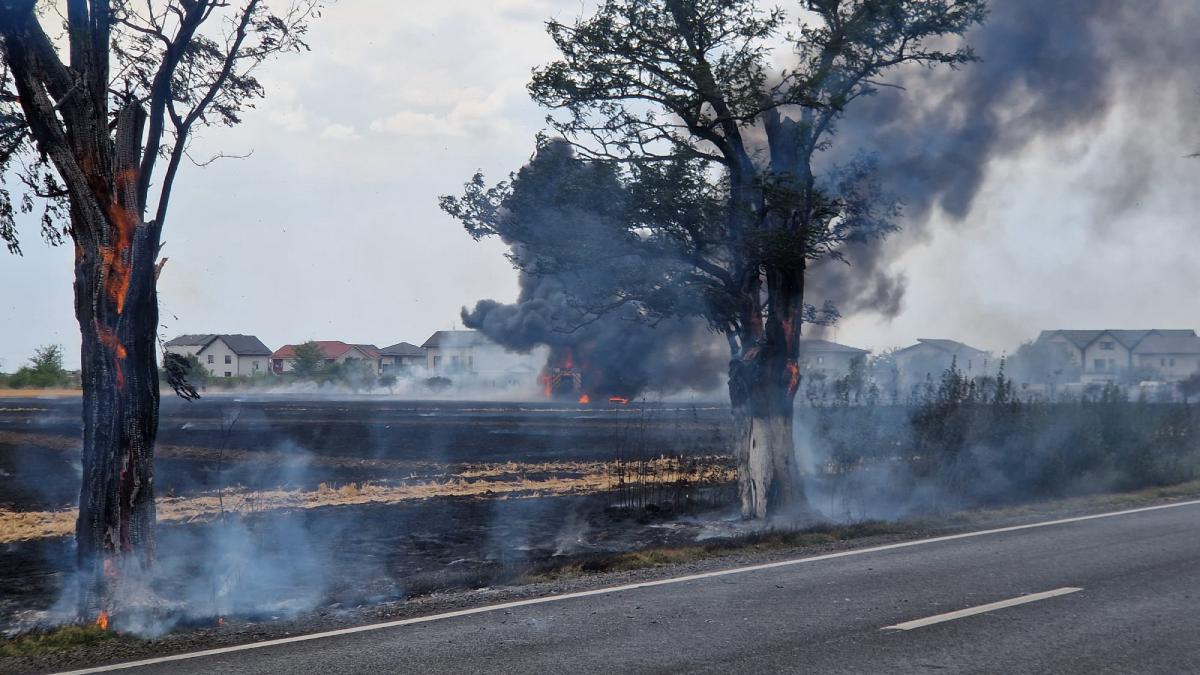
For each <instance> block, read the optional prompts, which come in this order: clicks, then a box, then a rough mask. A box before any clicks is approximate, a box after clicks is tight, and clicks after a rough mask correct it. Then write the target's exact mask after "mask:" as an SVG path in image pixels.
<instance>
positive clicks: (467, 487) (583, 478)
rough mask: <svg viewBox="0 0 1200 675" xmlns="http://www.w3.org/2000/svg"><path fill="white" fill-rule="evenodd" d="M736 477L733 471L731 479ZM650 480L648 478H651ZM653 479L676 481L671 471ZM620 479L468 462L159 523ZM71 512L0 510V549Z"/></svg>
mask: <svg viewBox="0 0 1200 675" xmlns="http://www.w3.org/2000/svg"><path fill="white" fill-rule="evenodd" d="M728 478H729V479H730V480H732V479H733V476H732V474H731V475H729V476H728ZM654 479H655V478H653V477H651V478H650V480H654ZM657 479H658V480H663V481H668V480H673V479H674V478H673V476H672V475H671V474H668V473H665V472H664V473H663V474H661V475H660V476H659V477H658V478H657ZM620 480H621V478H620V477H619V475H618V474H617V473H616V472H615V471H613V467H612V466H611V465H610V464H608V463H605V462H540V463H533V464H521V463H517V462H508V463H505V464H478V465H472V466H470V467H469V468H467V469H464V470H462V471H461V472H459V473H457V474H453V475H450V476H448V477H446V478H444V479H424V480H412V481H406V482H404V483H402V484H398V485H397V484H384V483H369V482H368V483H350V484H346V485H340V486H335V485H329V484H327V483H322V484H321V485H320V486H318V487H317V489H315V490H282V489H281V490H246V489H244V488H231V489H226V490H225V491H224V492H223V494H222V495H220V496H218V494H217V493H216V492H206V493H202V494H198V495H192V496H186V497H159V498H158V499H157V501H156V506H157V509H158V520H159V522H194V521H198V520H200V521H203V520H209V519H212V518H214V517H216V516H219V515H220V514H221V513H223V512H224V513H259V512H262V511H276V510H283V509H313V508H318V507H324V506H353V505H359V504H399V503H403V502H407V501H414V500H422V499H429V498H431V497H482V498H492V499H506V498H523V497H541V496H550V495H566V494H588V493H595V492H602V491H606V490H612V489H614V488H616V487H617V486H618V485H619V484H620ZM75 517H76V510H75V509H63V510H57V511H8V510H3V509H0V544H3V543H9V542H14V541H25V540H29V539H41V538H45V537H59V536H64V535H68V534H71V533H72V532H73V531H74V528H75Z"/></svg>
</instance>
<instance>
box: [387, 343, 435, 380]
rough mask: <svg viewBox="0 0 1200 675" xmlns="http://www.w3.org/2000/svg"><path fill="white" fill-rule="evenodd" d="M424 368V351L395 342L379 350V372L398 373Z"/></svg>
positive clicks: (407, 344) (410, 345)
mask: <svg viewBox="0 0 1200 675" xmlns="http://www.w3.org/2000/svg"><path fill="white" fill-rule="evenodd" d="M424 367H425V350H424V349H423V348H421V347H418V346H416V345H414V344H409V343H407V342H397V343H396V344H394V345H392V346H390V347H384V348H383V349H380V350H379V372H380V373H382V374H388V373H398V372H403V371H406V370H411V369H413V368H424Z"/></svg>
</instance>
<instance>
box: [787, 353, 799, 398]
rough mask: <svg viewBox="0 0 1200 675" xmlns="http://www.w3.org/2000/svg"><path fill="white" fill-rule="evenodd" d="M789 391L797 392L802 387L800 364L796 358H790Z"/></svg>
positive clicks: (790, 392)
mask: <svg viewBox="0 0 1200 675" xmlns="http://www.w3.org/2000/svg"><path fill="white" fill-rule="evenodd" d="M787 369H788V393H789V394H795V393H796V390H798V389H799V388H800V366H799V364H797V363H796V360H795V359H788V363H787Z"/></svg>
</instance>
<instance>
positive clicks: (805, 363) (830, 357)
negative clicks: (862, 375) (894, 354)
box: [799, 338, 870, 380]
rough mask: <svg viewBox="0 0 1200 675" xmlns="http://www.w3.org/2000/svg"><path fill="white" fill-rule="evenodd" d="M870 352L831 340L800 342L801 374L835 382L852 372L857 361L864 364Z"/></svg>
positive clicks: (810, 339) (813, 339)
mask: <svg viewBox="0 0 1200 675" xmlns="http://www.w3.org/2000/svg"><path fill="white" fill-rule="evenodd" d="M869 353H870V352H868V351H867V350H865V349H859V348H857V347H850V346H847V345H843V344H838V343H836V342H830V341H829V340H819V339H815V338H802V339H801V340H800V361H799V363H800V372H801V373H802V374H803V375H804V376H805V377H810V378H814V379H828V380H834V379H837V378H839V377H843V376H845V375H846V374H848V373H849V372H850V368H851V367H852V366H853V365H854V363H855V361H858V362H859V363H862V362H864V361H865V360H866V358H867V355H868V354H869Z"/></svg>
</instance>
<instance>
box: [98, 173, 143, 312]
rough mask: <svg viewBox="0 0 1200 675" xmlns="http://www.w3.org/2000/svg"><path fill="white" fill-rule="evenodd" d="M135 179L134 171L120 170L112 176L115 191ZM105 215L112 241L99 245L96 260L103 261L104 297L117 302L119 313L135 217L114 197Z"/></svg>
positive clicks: (129, 270)
mask: <svg viewBox="0 0 1200 675" xmlns="http://www.w3.org/2000/svg"><path fill="white" fill-rule="evenodd" d="M135 182H137V172H136V171H134V170H132V169H130V170H127V171H122V172H121V174H120V175H118V176H117V178H116V183H117V185H116V187H117V193H118V194H121V193H123V192H125V191H126V190H127V189H128V188H129V187H130V186H132V185H133V184H134V183H135ZM108 215H109V218H111V219H112V222H113V229H114V230H115V232H113V240H112V243H111V244H110V245H107V246H101V247H100V260H101V261H102V262H103V263H104V268H103V269H104V289H105V290H106V291H108V299H109V300H111V301H112V302H113V304H115V305H116V306H117V314H121V313H122V312H123V311H124V310H125V296H127V295H128V294H129V281H130V278H131V277H132V276H133V260H132V257H133V236H134V233H135V232H136V230H137V221H138V218H137V216H136V215H134V214H132V213H130V212H129V211H127V210H126V209H125V208H124V207H123V206H122V204H121V203H120V201H119V200H117V199H114V200H113V201H112V203H111V204H110V206H109V211H108Z"/></svg>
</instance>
